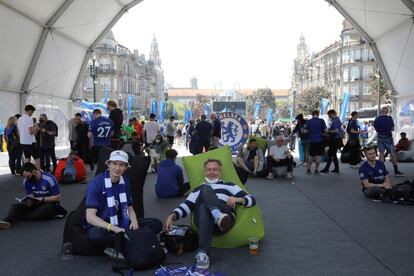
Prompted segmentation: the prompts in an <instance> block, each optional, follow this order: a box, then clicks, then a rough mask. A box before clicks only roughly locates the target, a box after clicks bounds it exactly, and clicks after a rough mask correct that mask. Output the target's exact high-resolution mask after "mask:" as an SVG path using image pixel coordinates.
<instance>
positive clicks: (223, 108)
mask: <svg viewBox="0 0 414 276" xmlns="http://www.w3.org/2000/svg"><path fill="white" fill-rule="evenodd" d="M213 112H216V113H222V112H236V113H238V114H240V115H242V116H246V102H213Z"/></svg>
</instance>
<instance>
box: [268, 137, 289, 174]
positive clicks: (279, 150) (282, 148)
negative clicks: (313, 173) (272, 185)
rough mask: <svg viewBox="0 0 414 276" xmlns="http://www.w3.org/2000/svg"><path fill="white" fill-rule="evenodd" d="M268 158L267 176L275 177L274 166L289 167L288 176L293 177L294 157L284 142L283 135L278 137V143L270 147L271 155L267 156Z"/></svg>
mask: <svg viewBox="0 0 414 276" xmlns="http://www.w3.org/2000/svg"><path fill="white" fill-rule="evenodd" d="M266 160H267V170H268V174H267V178H268V179H273V178H274V177H273V173H272V167H283V166H286V167H287V173H286V177H287V178H289V179H290V178H292V170H293V157H292V154H291V153H290V151H289V149H288V148H287V146H286V145H285V143H284V140H283V137H282V136H280V135H279V136H277V137H276V145H274V146H272V147H270V149H269V155H268V156H267V158H266Z"/></svg>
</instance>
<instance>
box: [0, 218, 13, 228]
mask: <svg viewBox="0 0 414 276" xmlns="http://www.w3.org/2000/svg"><path fill="white" fill-rule="evenodd" d="M10 227H11V224H10V222H7V221H5V220H0V229H10Z"/></svg>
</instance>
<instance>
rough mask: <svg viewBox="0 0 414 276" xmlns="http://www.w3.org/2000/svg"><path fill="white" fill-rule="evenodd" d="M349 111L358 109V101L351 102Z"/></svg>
mask: <svg viewBox="0 0 414 276" xmlns="http://www.w3.org/2000/svg"><path fill="white" fill-rule="evenodd" d="M348 111H349V112H352V111H358V102H350V103H349V110H348Z"/></svg>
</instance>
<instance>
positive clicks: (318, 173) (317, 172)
mask: <svg viewBox="0 0 414 276" xmlns="http://www.w3.org/2000/svg"><path fill="white" fill-rule="evenodd" d="M313 174H314V175H320V174H321V173H320V172H319V171H318V170H315V172H314V173H313Z"/></svg>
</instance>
